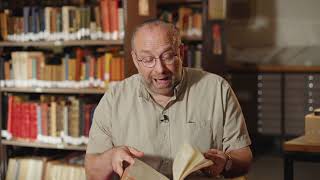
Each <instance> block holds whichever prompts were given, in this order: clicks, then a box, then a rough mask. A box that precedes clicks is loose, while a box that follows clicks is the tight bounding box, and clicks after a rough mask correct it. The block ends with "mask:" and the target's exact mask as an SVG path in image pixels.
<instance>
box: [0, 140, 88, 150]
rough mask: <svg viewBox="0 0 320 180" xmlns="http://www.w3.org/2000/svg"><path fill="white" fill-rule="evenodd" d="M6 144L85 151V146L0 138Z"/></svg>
mask: <svg viewBox="0 0 320 180" xmlns="http://www.w3.org/2000/svg"><path fill="white" fill-rule="evenodd" d="M1 143H2V144H3V145H6V146H21V147H32V148H44V149H63V150H74V151H85V150H86V146H77V145H69V144H47V143H39V142H27V141H19V140H2V142H1Z"/></svg>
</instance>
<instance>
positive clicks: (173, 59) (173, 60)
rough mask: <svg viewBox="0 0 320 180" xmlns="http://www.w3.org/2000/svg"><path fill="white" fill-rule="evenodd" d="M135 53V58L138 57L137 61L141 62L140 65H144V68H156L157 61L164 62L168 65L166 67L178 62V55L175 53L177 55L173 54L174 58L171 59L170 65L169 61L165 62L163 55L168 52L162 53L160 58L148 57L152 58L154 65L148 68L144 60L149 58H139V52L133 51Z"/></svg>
mask: <svg viewBox="0 0 320 180" xmlns="http://www.w3.org/2000/svg"><path fill="white" fill-rule="evenodd" d="M133 52H134V54H135V56H136V58H137V61H138V62H140V63H142V65H143V66H144V67H146V68H154V66H155V65H156V64H157V61H156V60H157V59H159V60H160V61H162V62H164V64H166V65H171V64H173V63H174V62H175V61H176V57H177V56H178V53H177V52H176V51H175V53H174V54H173V57H172V58H171V59H170V60H171V61H170V62H169V63H168V61H165V60H163V58H162V55H163V54H164V53H166V51H165V52H163V53H161V54H160V56H158V57H154V56H148V57H152V61H153V65H152V66H146V65H145V61H143V59H144V58H147V57H142V58H139V56H138V54H137V52H136V51H135V50H133Z"/></svg>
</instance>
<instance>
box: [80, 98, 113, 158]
mask: <svg viewBox="0 0 320 180" xmlns="http://www.w3.org/2000/svg"><path fill="white" fill-rule="evenodd" d="M111 101H112V95H111V93H109V92H108V93H105V94H104V95H103V97H102V98H101V100H100V102H99V104H98V105H97V107H96V109H95V111H94V115H93V120H92V125H91V128H90V133H89V142H88V146H87V151H86V153H87V154H96V153H102V152H104V151H106V150H108V149H110V148H112V147H113V143H112V133H111V125H112V124H111V118H112V113H111V112H112V105H111Z"/></svg>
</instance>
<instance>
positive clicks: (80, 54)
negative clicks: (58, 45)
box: [75, 48, 83, 81]
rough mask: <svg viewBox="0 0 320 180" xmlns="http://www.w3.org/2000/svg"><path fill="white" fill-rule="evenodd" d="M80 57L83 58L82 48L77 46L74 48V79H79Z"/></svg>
mask: <svg viewBox="0 0 320 180" xmlns="http://www.w3.org/2000/svg"><path fill="white" fill-rule="evenodd" d="M82 58H83V50H82V49H81V48H77V50H76V69H75V80H76V81H80V76H81V74H80V73H81V61H82Z"/></svg>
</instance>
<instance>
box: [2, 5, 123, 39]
mask: <svg viewBox="0 0 320 180" xmlns="http://www.w3.org/2000/svg"><path fill="white" fill-rule="evenodd" d="M19 12H20V13H19ZM0 22H1V23H0V30H1V36H2V39H3V40H10V41H39V40H48V41H50V40H52V41H57V40H80V39H93V40H95V39H103V40H117V39H123V38H124V17H123V8H119V0H100V2H99V5H98V6H81V7H77V6H62V7H54V6H48V7H42V6H25V7H22V8H21V9H15V10H10V9H5V10H4V11H3V12H0Z"/></svg>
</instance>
